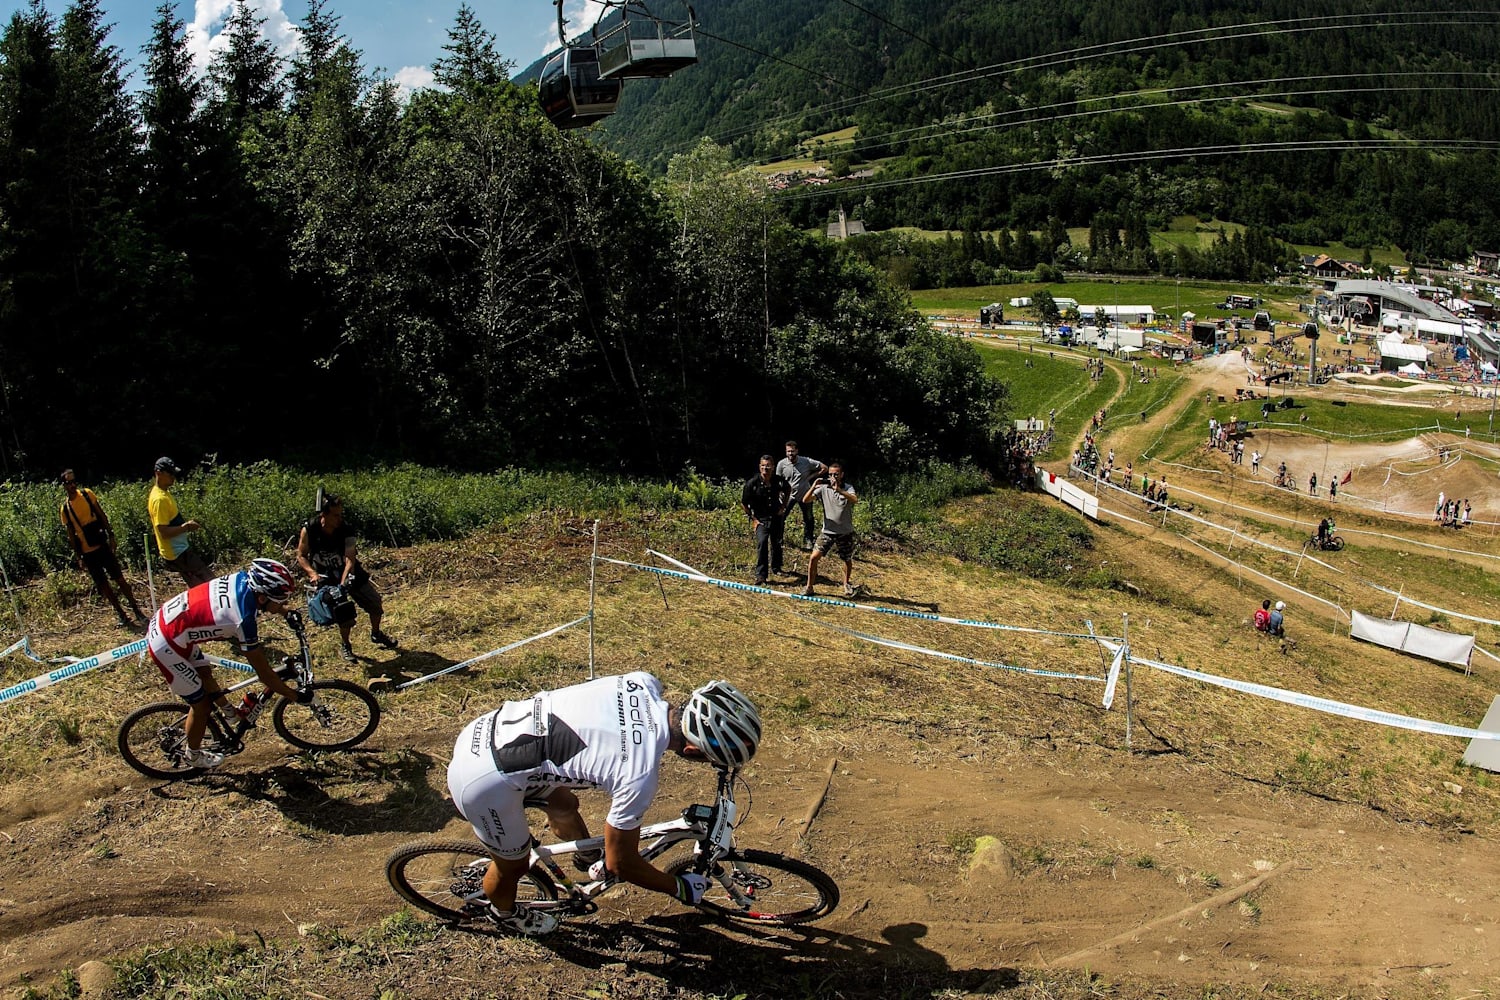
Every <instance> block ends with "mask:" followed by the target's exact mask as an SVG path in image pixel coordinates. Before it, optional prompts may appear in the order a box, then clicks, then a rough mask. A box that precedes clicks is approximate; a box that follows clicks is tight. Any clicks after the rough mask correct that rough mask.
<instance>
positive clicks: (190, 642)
mask: <svg viewBox="0 0 1500 1000" xmlns="http://www.w3.org/2000/svg"><path fill="white" fill-rule="evenodd" d="M259 611H260V608H259V606H258V605H257V604H256V601H255V591H253V590H251V589H250V577H249V575H248V574H246V573H244V572H243V571H241V572H238V573H230V574H229V575H228V576H219V577H215V578H214V579H212V580H210V581H208V582H207V583H200V584H198V586H196V587H194V588H193V589H192V590H189V591H187V592H186V593H183V594H178V595H177V596H176V597H174V598H172V599H171V600H170V601H168V602H167V603H165V604H163V605H162V606H161V610H160V611H158V612H157V613H156V616H155V617H154V618H152V619H151V632H152V633H155V634H158V635H160V636H161V637H162V638H163V639H164V640H166V642H167V644H168V645H170V646H171V647H172V648H173V649H175V650H177V652H178V654H179V655H181V656H191V655H192V654H193V652H194V651H195V649H196V647H197V646H198V644H199V643H204V642H215V641H218V640H221V639H233V640H236V641H238V642H239V644H240V645H241V646H242V647H243V648H245V649H250V648H253V647H255V646H258V645H260V631H259V629H258V628H257V626H256V622H255V617H256V615H257V614H258V613H259Z"/></svg>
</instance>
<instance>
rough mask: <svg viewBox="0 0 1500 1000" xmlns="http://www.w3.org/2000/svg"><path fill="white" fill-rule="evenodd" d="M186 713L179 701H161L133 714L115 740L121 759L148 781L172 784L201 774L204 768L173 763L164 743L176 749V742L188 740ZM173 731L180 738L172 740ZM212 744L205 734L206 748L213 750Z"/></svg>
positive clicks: (121, 724) (123, 724)
mask: <svg viewBox="0 0 1500 1000" xmlns="http://www.w3.org/2000/svg"><path fill="white" fill-rule="evenodd" d="M187 714H188V713H187V708H186V707H185V706H184V705H183V703H182V702H180V701H158V702H156V703H154V704H151V705H145V706H143V707H141V708H138V709H136V710H135V711H134V712H131V713H130V714H129V715H127V716H125V721H124V722H122V723H120V732H119V734H118V735H117V736H116V738H115V743H116V745H117V746H118V747H119V748H120V756H121V757H124V758H125V763H127V764H129V765H130V766H131V767H133V768H134V769H135V770H137V771H139V772H140V773H141V774H144V775H146V776H147V777H148V778H160V779H161V780H163V781H172V780H174V779H176V778H188V777H192V776H193V775H195V774H202V773H203V768H201V767H191V766H188V765H184V764H177V763H174V762H173V760H172V758H171V757H170V756H168V749H169V748H168V746H167V745H166V742H165V740H167V739H172V740H174V743H173V745H174V746H175V744H176V741H177V740H186V738H187V733H186V731H185V730H183V718H184V717H185V716H186V715H187ZM171 728H175V729H177V730H178V731H180V732H181V733H182V735H181V737H172V736H171V734H169V733H168V730H169V729H171ZM212 742H214V741H213V740H212V737H211V734H209V733H205V734H204V745H205V746H207V747H208V748H209V749H210V750H211V749H213V746H212V745H211V744H212Z"/></svg>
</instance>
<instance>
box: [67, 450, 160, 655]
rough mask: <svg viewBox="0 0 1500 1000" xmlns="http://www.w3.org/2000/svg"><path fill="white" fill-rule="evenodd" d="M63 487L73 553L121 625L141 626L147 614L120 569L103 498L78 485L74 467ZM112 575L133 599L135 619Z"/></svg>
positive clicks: (126, 595) (132, 609) (127, 597)
mask: <svg viewBox="0 0 1500 1000" xmlns="http://www.w3.org/2000/svg"><path fill="white" fill-rule="evenodd" d="M62 486H63V491H64V492H65V493H67V499H65V500H64V501H63V504H62V511H61V514H62V523H63V528H64V529H65V530H66V531H67V533H68V544H69V545H71V546H72V547H73V556H74V557H75V558H76V559H77V561H78V565H79V566H80V567H81V568H83V569H86V570H88V573H89V576H90V577H91V578H93V581H94V586H95V587H96V588H98V591H99V595H100V596H101V597H103V598H104V599H105V600H106V601H108V602H109V603H110V606H111V607H112V608H114V609H115V614H116V615H118V616H119V618H120V624H121V625H123V626H124V627H125V628H128V629H130V630H131V631H134V630H136V629H137V628H140V627H141V625H140V624H139V623H142V622H144V621H145V620H146V614H145V612H143V611H142V610H141V606H140V605H139V604H137V603H136V602H135V594H134V592H132V591H131V589H130V584H128V583H126V582H125V573H124V572H123V571H122V570H121V569H120V560H119V559H118V558H116V554H115V552H116V548H117V547H118V546H117V543H116V542H115V529H114V525H112V524H110V523H109V516H108V515H107V514H105V513H104V508H103V507H101V506H99V498H98V497H96V496H95V495H94V491H93V490H91V489H89V488H88V487H87V486H79V485H78V477H77V476H76V475H74V474H73V470H72V469H64V470H63V473H62ZM110 577H113V578H114V581H115V586H116V587H118V588H120V593H122V594H124V595H125V600H126V601H128V602H130V610H131V611H133V612H135V618H134V619H131V618H129V617H127V616H126V614H125V609H124V608H123V607H121V606H120V599H119V598H118V597H116V596H115V592H114V589H113V588H111V587H110V585H109V580H110Z"/></svg>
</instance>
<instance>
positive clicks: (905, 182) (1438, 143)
mask: <svg viewBox="0 0 1500 1000" xmlns="http://www.w3.org/2000/svg"><path fill="white" fill-rule="evenodd" d="M1380 149H1398V150H1399V149H1411V150H1429V149H1454V150H1469V151H1474V152H1485V151H1493V150H1500V140H1494V139H1431V140H1423V141H1422V142H1421V143H1418V142H1416V141H1415V140H1411V139H1394V138H1371V139H1308V140H1284V141H1274V142H1251V143H1224V144H1220V145H1213V146H1179V147H1176V148H1174V149H1153V150H1140V151H1137V152H1128V153H1098V154H1094V155H1092V156H1074V157H1063V156H1059V157H1053V158H1051V159H1046V160H1031V161H1027V162H1025V163H1007V164H999V165H996V166H990V167H975V168H971V169H968V170H951V171H946V172H944V173H939V174H924V175H922V176H920V177H898V178H891V179H889V180H885V181H870V182H868V183H864V184H850V185H839V186H838V187H828V188H821V189H817V190H812V191H799V192H796V193H794V194H784V195H782V197H783V198H784V199H786V200H788V201H806V200H807V199H809V198H817V197H823V196H828V195H838V196H843V195H848V194H853V193H856V192H860V191H875V190H882V189H885V188H895V187H909V186H911V185H914V184H935V183H938V182H940V181H949V180H968V179H971V178H976V177H991V176H996V175H1001V174H1016V173H1031V172H1034V171H1038V170H1055V169H1061V168H1067V167H1081V166H1096V165H1100V164H1117V163H1149V162H1153V161H1158V160H1176V159H1186V158H1188V157H1194V156H1231V155H1233V154H1235V153H1247V154H1255V153H1302V152H1308V153H1317V152H1340V151H1354V152H1358V151H1361V150H1380Z"/></svg>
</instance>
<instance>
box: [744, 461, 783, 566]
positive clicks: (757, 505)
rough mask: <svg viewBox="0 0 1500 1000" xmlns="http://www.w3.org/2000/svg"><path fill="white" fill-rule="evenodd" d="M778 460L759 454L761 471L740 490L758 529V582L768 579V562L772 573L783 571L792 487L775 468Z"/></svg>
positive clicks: (754, 528)
mask: <svg viewBox="0 0 1500 1000" xmlns="http://www.w3.org/2000/svg"><path fill="white" fill-rule="evenodd" d="M775 464H776V460H775V459H773V458H772V457H771V456H770V455H762V456H760V472H759V473H758V474H756V475H755V476H754V477H753V478H752V479H751V480H750V481H749V482H748V483H746V484H745V488H744V489H743V490H742V491H741V492H740V506H741V507H743V508H745V516H746V517H748V518H749V519H750V527H751V529H752V530H753V531H754V532H755V583H756V585H757V586H758V585H760V584H763V583H765V582H766V575H767V566H768V564H769V571H770V572H771V573H780V572H782V568H781V553H782V548H781V538H782V534H783V533H784V531H785V529H786V512H787V508H789V507H790V506H791V503H792V487H791V484H790V483H788V482H787V481H786V480H785V479H784V478H782V477H781V476H778V475H777V474H776V473H775V472H773V471H772V470H773V469H774V468H775Z"/></svg>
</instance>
